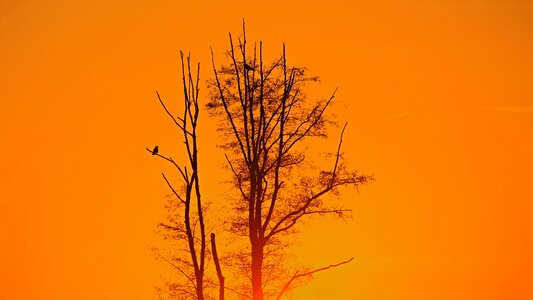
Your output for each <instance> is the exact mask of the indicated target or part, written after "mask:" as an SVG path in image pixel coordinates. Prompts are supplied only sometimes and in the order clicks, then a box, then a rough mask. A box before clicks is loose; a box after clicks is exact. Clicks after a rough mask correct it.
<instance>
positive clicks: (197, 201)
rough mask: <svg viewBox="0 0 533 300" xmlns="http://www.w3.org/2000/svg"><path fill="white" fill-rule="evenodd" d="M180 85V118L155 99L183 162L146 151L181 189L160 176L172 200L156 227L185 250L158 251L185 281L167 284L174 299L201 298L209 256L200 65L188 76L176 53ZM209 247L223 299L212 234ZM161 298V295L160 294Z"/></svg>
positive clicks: (157, 149) (220, 294)
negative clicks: (201, 165) (201, 166)
mask: <svg viewBox="0 0 533 300" xmlns="http://www.w3.org/2000/svg"><path fill="white" fill-rule="evenodd" d="M180 59H181V69H182V84H183V93H184V101H183V112H182V115H181V117H179V116H177V117H175V116H174V115H173V114H172V113H171V112H170V111H169V110H168V109H167V107H166V105H165V103H164V102H163V100H162V99H161V97H160V96H159V93H157V98H158V100H159V102H160V104H161V106H162V107H163V109H164V110H165V112H166V113H167V115H168V116H169V117H170V118H171V119H172V121H173V123H174V125H175V126H177V127H178V128H179V130H180V132H181V133H182V135H183V136H182V140H183V144H184V146H185V150H186V153H187V163H186V164H185V165H180V164H178V162H176V161H175V160H174V159H172V158H171V157H170V156H165V155H162V154H160V153H159V147H158V146H156V147H155V148H154V149H153V150H150V149H149V148H146V150H147V151H148V152H150V153H151V154H152V155H157V156H158V157H160V158H162V159H164V160H165V161H167V162H168V163H170V164H171V165H172V166H173V167H175V169H176V170H177V172H178V174H179V176H180V177H181V180H182V189H181V190H177V189H176V188H174V186H173V185H172V184H171V183H170V181H169V180H168V179H167V177H166V175H165V174H164V173H163V174H162V175H163V179H164V180H165V182H166V183H167V185H168V187H169V188H170V190H171V191H172V194H173V195H174V197H172V198H169V203H168V204H167V210H168V215H167V222H164V223H160V224H159V227H160V228H162V229H163V230H164V232H165V237H166V238H168V239H171V240H176V241H178V242H179V241H186V244H187V245H186V246H185V250H184V251H182V252H178V253H173V254H172V255H171V257H166V256H164V255H162V254H161V253H160V252H158V257H159V258H161V259H162V260H164V261H165V262H167V263H169V264H170V265H171V266H172V267H173V268H174V269H176V270H177V271H178V272H179V273H180V274H181V275H182V277H183V278H184V279H185V283H184V284H183V283H180V282H170V283H167V286H166V287H167V289H166V293H168V294H169V295H170V297H171V298H174V299H176V298H177V299H198V300H203V299H205V297H206V295H205V290H206V274H205V270H206V257H207V255H208V254H209V252H208V249H207V245H206V244H207V242H206V228H205V221H204V212H205V207H204V205H203V203H202V198H201V193H200V177H199V174H198V144H197V126H198V117H199V111H200V106H199V103H198V95H199V80H200V64H199V63H198V73H197V75H196V78H194V77H193V76H192V74H191V63H190V56H189V57H187V65H186V66H185V62H184V57H183V53H182V52H180ZM211 247H212V252H213V259H214V263H215V265H216V269H217V276H218V279H219V282H220V283H219V285H220V292H219V299H221V300H223V299H224V277H223V276H222V271H221V268H220V264H219V261H218V256H217V252H216V244H215V234H214V233H212V234H211ZM187 257H188V259H187ZM160 297H161V295H160Z"/></svg>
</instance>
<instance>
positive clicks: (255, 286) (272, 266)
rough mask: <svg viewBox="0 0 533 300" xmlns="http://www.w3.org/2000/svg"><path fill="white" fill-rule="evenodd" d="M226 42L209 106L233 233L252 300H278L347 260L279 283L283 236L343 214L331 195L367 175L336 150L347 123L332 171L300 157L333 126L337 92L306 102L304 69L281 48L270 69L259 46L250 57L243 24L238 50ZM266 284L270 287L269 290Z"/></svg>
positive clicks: (307, 78) (308, 79)
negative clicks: (229, 189)
mask: <svg viewBox="0 0 533 300" xmlns="http://www.w3.org/2000/svg"><path fill="white" fill-rule="evenodd" d="M229 41H230V49H229V51H228V52H227V55H228V56H229V60H230V62H229V64H228V65H222V66H220V67H217V65H216V64H215V59H214V55H213V51H211V55H212V63H213V71H214V79H213V80H212V81H211V82H210V92H211V97H210V102H209V103H208V104H207V108H208V109H209V110H210V112H211V113H212V114H213V115H215V116H219V117H220V120H221V126H220V128H219V130H221V131H222V132H223V133H224V134H226V137H227V139H226V141H227V142H226V143H225V144H224V145H222V146H223V148H224V149H226V150H227V154H226V159H227V163H228V166H229V169H230V170H231V172H232V174H233V176H232V177H233V184H234V188H235V190H236V191H237V192H238V194H239V197H238V200H237V202H236V204H235V205H236V206H235V208H236V211H237V215H236V217H235V218H234V219H233V223H232V224H233V228H232V231H233V232H237V233H241V234H242V235H244V236H246V237H247V238H248V240H249V245H250V246H249V247H250V248H249V249H250V252H249V258H250V259H249V261H248V263H249V274H250V280H251V290H252V298H253V299H254V300H263V299H264V298H269V297H277V298H278V299H279V298H280V297H281V296H282V295H283V294H284V293H285V292H286V291H287V290H288V289H289V288H290V287H291V285H292V284H293V283H294V281H295V280H297V279H299V278H302V277H308V276H310V275H312V274H313V273H315V272H318V271H321V270H326V269H328V268H330V267H335V266H338V265H341V264H344V263H347V262H349V261H350V260H351V259H350V260H347V261H344V262H342V263H340V264H333V265H330V267H325V268H320V269H317V270H315V271H308V272H299V273H295V275H293V276H288V277H285V278H280V274H282V273H280V272H278V271H279V269H278V267H279V263H280V262H279V256H277V255H278V254H279V252H280V250H281V249H282V248H283V247H284V246H286V243H285V242H284V237H286V236H287V235H290V234H292V233H294V230H295V229H296V227H295V226H296V224H298V223H300V220H302V219H303V218H306V217H309V216H312V215H336V216H341V217H342V216H344V215H346V214H347V213H349V212H350V211H349V210H347V209H345V208H343V207H342V206H336V205H335V204H334V202H332V201H330V199H331V197H330V196H332V195H335V194H336V193H337V192H338V189H339V187H342V186H352V187H358V186H359V185H361V184H364V183H367V182H368V181H370V180H372V177H370V176H366V175H360V174H359V173H358V172H355V171H350V170H348V169H347V167H346V165H345V162H344V160H343V155H342V152H341V146H342V139H343V135H344V131H345V129H346V124H345V125H344V127H343V128H342V131H341V133H340V139H339V141H338V144H337V147H336V149H335V150H336V151H335V152H334V153H332V161H331V166H329V167H328V168H326V169H323V170H320V171H317V170H316V168H317V165H316V164H314V163H313V162H311V161H310V159H308V158H307V157H306V152H305V145H306V142H308V141H307V140H309V139H310V138H317V137H322V138H325V137H327V128H328V126H327V125H328V124H330V123H332V122H331V120H329V119H328V118H327V117H326V114H325V113H326V110H327V109H328V107H330V105H331V103H332V101H333V99H334V98H335V92H336V91H335V92H333V94H332V95H331V96H330V97H328V98H326V99H322V100H316V101H314V100H310V99H309V98H308V97H307V96H306V94H305V93H304V87H305V85H306V84H307V83H309V82H316V81H317V80H318V78H316V77H312V76H308V75H307V73H306V69H305V68H300V67H295V66H289V65H288V64H287V57H286V53H285V45H283V51H282V54H281V56H280V57H279V58H278V59H276V60H274V62H273V63H270V64H265V63H264V61H263V45H262V42H260V43H259V47H257V45H256V44H254V46H253V49H252V51H251V53H250V52H249V51H248V50H249V49H248V45H247V41H246V31H245V28H244V22H243V35H242V37H241V38H239V39H238V44H237V45H236V46H235V45H234V39H233V38H232V36H231V34H230V35H229ZM273 258H274V259H273ZM276 276H278V277H277V278H276ZM274 282H277V285H276V284H275V283H274ZM272 283H274V288H268V284H272Z"/></svg>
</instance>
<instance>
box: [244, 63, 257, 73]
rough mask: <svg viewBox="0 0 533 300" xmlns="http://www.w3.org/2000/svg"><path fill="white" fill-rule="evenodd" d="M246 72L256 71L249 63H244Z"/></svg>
mask: <svg viewBox="0 0 533 300" xmlns="http://www.w3.org/2000/svg"><path fill="white" fill-rule="evenodd" d="M244 70H246V71H253V70H255V69H254V68H253V67H252V66H250V65H249V64H247V63H244Z"/></svg>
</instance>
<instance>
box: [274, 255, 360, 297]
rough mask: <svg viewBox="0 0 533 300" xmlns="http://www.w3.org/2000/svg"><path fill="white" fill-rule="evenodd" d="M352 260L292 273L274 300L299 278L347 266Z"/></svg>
mask: <svg viewBox="0 0 533 300" xmlns="http://www.w3.org/2000/svg"><path fill="white" fill-rule="evenodd" d="M352 260H353V257H352V258H350V259H348V260H345V261H343V262H340V263H338V264H333V265H329V266H327V267H322V268H318V269H315V270H312V271H309V272H305V273H298V272H296V273H294V275H292V277H291V279H289V281H287V283H286V284H285V286H284V287H283V289H282V290H281V292H280V293H279V294H278V296H277V297H276V300H279V299H280V298H281V296H283V294H285V292H286V291H287V290H288V289H289V287H290V286H291V284H292V282H293V281H294V280H296V279H298V278H300V277H307V276H311V275H313V274H314V273H316V272H320V271H324V270H328V269H331V268H335V267H338V266H341V265H344V264H347V263H349V262H351V261H352Z"/></svg>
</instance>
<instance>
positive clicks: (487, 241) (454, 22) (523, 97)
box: [0, 0, 533, 300]
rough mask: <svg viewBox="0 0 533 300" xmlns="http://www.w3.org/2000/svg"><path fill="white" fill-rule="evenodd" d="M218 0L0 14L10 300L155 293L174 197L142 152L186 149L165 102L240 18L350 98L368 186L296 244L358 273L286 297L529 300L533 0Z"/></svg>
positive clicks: (44, 6) (208, 145) (2, 290)
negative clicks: (163, 228) (169, 199)
mask: <svg viewBox="0 0 533 300" xmlns="http://www.w3.org/2000/svg"><path fill="white" fill-rule="evenodd" d="M222 2H223V1H212V2H211V3H210V2H207V1H186V2H180V1H119V0H108V1H99V0H94V1H85V0H83V1H82V0H78V1H66V0H65V1H59V0H58V1H53V0H42V1H32V0H2V1H1V2H0V176H1V178H0V179H1V180H0V246H1V247H0V299H10V300H18V299H57V300H60V299H80V300H84V299H153V297H154V289H153V287H154V285H156V284H158V283H159V280H160V279H159V274H160V273H161V272H165V269H166V266H164V265H162V264H160V263H158V262H156V261H155V260H154V256H153V254H152V253H151V251H150V246H151V245H153V244H154V243H157V236H156V235H155V233H154V230H155V225H156V224H157V222H158V221H160V220H161V218H162V213H163V211H162V206H163V204H164V196H165V195H166V194H168V190H167V188H166V185H165V183H164V181H163V180H162V178H161V177H160V172H161V171H162V170H163V169H164V164H163V162H161V161H158V160H154V159H152V157H150V156H149V155H147V153H146V151H145V150H144V148H145V147H147V146H153V145H156V144H158V145H160V147H161V148H162V150H165V149H169V148H170V149H176V148H177V147H179V146H180V145H179V143H177V142H176V141H175V140H174V139H173V134H174V133H175V131H174V128H173V127H172V126H171V123H170V122H169V120H168V119H167V118H166V116H165V114H164V112H163V111H162V110H161V108H160V106H159V104H158V103H157V100H156V98H155V91H156V90H158V91H159V92H160V93H161V95H162V96H163V97H165V98H166V99H169V101H172V100H174V102H173V103H172V105H171V107H174V108H176V107H178V103H180V102H178V100H179V101H181V100H180V99H181V98H180V97H181V94H180V89H181V87H180V86H179V81H178V80H177V79H178V71H179V65H178V58H179V55H178V53H179V50H184V51H186V52H188V51H190V52H192V55H193V59H195V60H199V61H201V62H202V64H203V65H202V74H201V76H202V78H203V79H207V78H210V77H212V74H211V71H210V60H209V46H212V47H213V49H214V51H215V54H216V55H217V60H218V61H219V62H222V61H223V51H224V50H225V49H227V47H228V40H227V33H228V32H230V31H231V32H233V33H234V35H235V36H237V35H239V33H240V26H241V20H242V18H245V19H246V22H247V32H248V38H249V40H250V41H257V40H262V41H263V42H264V45H265V48H266V51H265V52H266V55H267V58H268V57H270V58H272V57H273V55H274V54H276V53H279V51H280V50H281V43H282V42H285V43H286V44H287V56H288V60H289V63H293V64H297V65H305V66H307V67H308V68H309V70H310V72H311V73H312V74H316V75H319V76H320V77H321V79H322V83H321V84H320V86H318V87H315V88H313V93H312V95H313V96H316V97H326V96H327V95H328V94H329V93H330V92H331V91H332V90H333V89H334V88H335V87H337V86H338V87H339V92H338V98H337V102H336V104H335V106H334V107H333V111H334V112H335V113H336V114H337V115H338V118H339V120H340V121H343V120H347V121H348V123H349V124H348V128H347V132H346V135H345V151H346V157H347V158H348V162H349V165H350V166H351V167H353V168H356V169H358V170H361V171H363V172H365V173H370V174H374V175H375V176H376V178H377V181H375V182H373V183H372V184H371V185H369V186H367V187H363V188H361V189H360V192H359V193H357V192H355V191H347V192H346V193H344V194H343V198H344V199H345V200H346V203H347V205H348V207H351V208H353V209H354V218H353V220H352V221H347V222H337V221H335V220H330V219H326V220H317V221H315V222H310V223H308V225H307V226H306V228H305V231H304V232H302V234H301V235H300V236H299V238H298V239H297V240H295V242H296V244H295V247H294V248H293V252H294V254H295V256H296V257H297V258H296V259H295V263H301V264H307V265H309V266H311V267H321V266H323V265H327V264H329V263H335V262H337V261H340V260H344V259H346V258H348V257H352V256H353V257H355V260H354V261H353V262H352V263H350V264H349V265H346V266H343V267H342V268H338V269H336V270H332V271H329V272H323V273H319V274H317V276H316V278H315V279H314V280H313V281H311V282H310V283H309V284H308V285H306V286H304V287H302V288H300V289H299V290H297V291H295V292H294V293H293V294H292V299H362V300H372V299H376V300H386V299H391V300H393V299H411V300H412V299H415V300H416V299H533V279H532V278H533V258H532V255H531V253H533V249H532V248H533V234H532V233H531V228H533V204H532V201H533V188H532V185H533V174H532V170H533V155H532V153H533V57H532V53H533V3H532V2H531V1H529V0H464V1H458V0H453V1H451V0H447V1H444V0H443V1H437V0H435V1H429V0H428V1H422V0H420V1H415V0H408V1H385V0H378V1H336V0H331V1H309V0H307V1H277V0H275V1H263V2H257V3H254V2H249V1H248V2H245V1H232V2H231V4H222ZM400 2H401V3H402V4H399V3H400ZM201 95H203V96H206V95H207V92H206V90H205V88H204V89H203V90H202V91H201ZM202 117H203V121H201V125H200V126H202V128H201V136H200V139H201V140H202V144H201V149H200V151H201V152H200V155H201V156H202V158H201V159H203V161H202V166H201V168H202V170H203V175H204V178H205V179H204V182H205V183H204V185H203V187H204V188H205V189H204V193H205V197H204V199H214V200H213V201H215V200H217V199H220V198H221V195H220V194H219V193H218V191H219V189H218V186H219V183H220V182H221V181H223V180H225V179H226V177H224V176H223V172H220V171H218V170H219V169H221V168H222V165H223V157H222V155H223V153H222V152H221V151H220V150H219V149H216V148H215V145H216V138H215V137H216V136H217V133H216V131H215V123H214V122H213V121H211V120H208V119H207V114H204V115H202ZM202 122H203V123H202ZM335 130H337V129H334V130H332V136H336V135H337V134H338V132H337V131H338V130H337V131H335ZM317 147H319V146H317ZM320 149H321V148H320ZM325 150H327V148H324V151H325ZM213 170H214V171H213ZM223 249H224V246H221V250H220V251H223ZM222 254H223V253H222Z"/></svg>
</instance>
